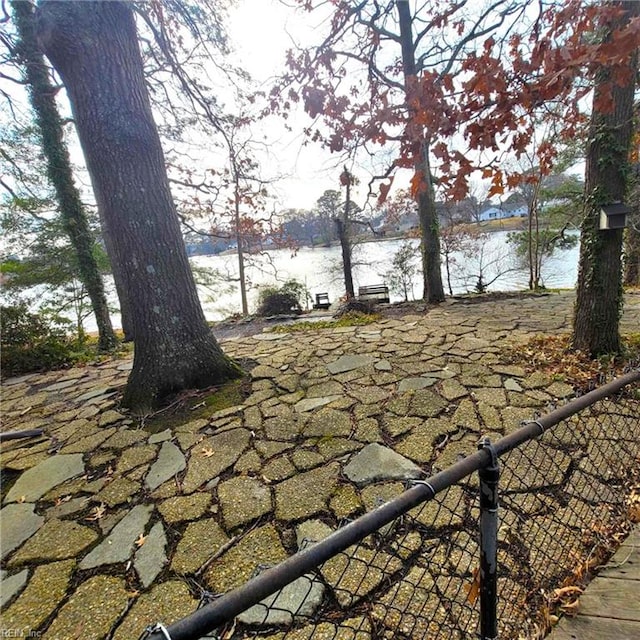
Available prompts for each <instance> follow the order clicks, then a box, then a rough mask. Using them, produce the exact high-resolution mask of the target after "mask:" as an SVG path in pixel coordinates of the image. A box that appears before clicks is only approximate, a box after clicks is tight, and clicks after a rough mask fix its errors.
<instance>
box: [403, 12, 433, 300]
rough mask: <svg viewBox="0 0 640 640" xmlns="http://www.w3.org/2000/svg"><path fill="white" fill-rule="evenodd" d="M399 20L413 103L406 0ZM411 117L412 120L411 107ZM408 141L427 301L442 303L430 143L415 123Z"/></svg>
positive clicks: (413, 78)
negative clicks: (415, 183)
mask: <svg viewBox="0 0 640 640" xmlns="http://www.w3.org/2000/svg"><path fill="white" fill-rule="evenodd" d="M397 7H398V19H399V22H400V39H401V45H402V65H403V73H404V81H405V94H406V97H407V104H408V105H410V103H411V100H410V96H411V92H412V87H413V85H414V84H415V82H416V60H415V47H414V42H413V34H412V31H411V13H410V9H409V3H408V2H407V1H406V0H398V2H397ZM407 108H408V110H409V118H410V120H413V116H414V113H413V112H412V108H411V106H408V107H407ZM407 133H408V137H409V143H410V144H411V145H412V146H413V147H414V151H413V153H414V156H415V157H416V162H415V172H416V175H419V176H420V178H421V180H420V188H419V190H418V194H417V197H416V201H417V204H418V220H419V221H420V255H421V258H422V277H423V294H422V297H423V299H424V300H426V301H427V302H442V301H443V300H444V287H443V286H442V268H441V265H440V231H439V224H438V214H437V212H436V201H435V194H434V192H433V184H432V180H431V166H430V163H429V143H428V136H427V139H425V137H424V132H423V131H422V130H420V131H416V130H415V125H412V124H409V126H408V128H407Z"/></svg>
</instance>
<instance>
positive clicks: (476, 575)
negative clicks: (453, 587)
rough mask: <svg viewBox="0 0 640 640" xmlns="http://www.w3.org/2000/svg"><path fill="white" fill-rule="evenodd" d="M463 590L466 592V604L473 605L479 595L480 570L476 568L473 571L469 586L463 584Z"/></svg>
mask: <svg viewBox="0 0 640 640" xmlns="http://www.w3.org/2000/svg"><path fill="white" fill-rule="evenodd" d="M464 590H465V591H466V592H467V602H468V603H469V604H472V605H473V604H475V603H476V600H477V599H478V596H479V595H480V568H479V567H476V568H475V569H474V570H473V580H472V582H471V584H465V585H464Z"/></svg>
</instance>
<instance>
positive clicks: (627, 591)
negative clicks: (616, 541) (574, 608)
mask: <svg viewBox="0 0 640 640" xmlns="http://www.w3.org/2000/svg"><path fill="white" fill-rule="evenodd" d="M638 638H640V526H639V525H636V527H635V529H634V531H633V532H632V533H631V535H630V536H629V537H628V538H627V539H626V540H625V542H624V543H623V545H622V546H621V547H620V549H618V551H617V553H616V554H615V555H614V556H613V558H611V560H610V561H609V563H608V564H607V567H606V568H605V569H603V570H602V571H601V572H600V574H599V575H598V577H597V578H596V579H595V580H593V582H592V583H591V584H590V585H589V586H588V587H587V589H586V590H585V592H584V594H583V595H582V596H581V598H580V608H579V610H578V615H577V616H576V617H575V618H563V619H562V620H561V621H560V624H559V625H558V626H557V627H556V628H555V629H554V630H553V631H552V632H551V635H550V636H549V640H638Z"/></svg>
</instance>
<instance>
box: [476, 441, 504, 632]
mask: <svg viewBox="0 0 640 640" xmlns="http://www.w3.org/2000/svg"><path fill="white" fill-rule="evenodd" d="M478 449H486V450H487V451H488V452H489V454H490V455H491V459H490V461H489V464H488V465H487V466H486V467H484V468H482V469H480V470H479V471H478V475H479V476H480V638H481V640H497V638H498V614H497V599H498V571H497V568H498V480H499V478H500V468H499V466H498V455H497V453H496V450H495V449H494V447H493V445H492V444H491V441H490V440H489V438H486V437H485V438H482V440H480V442H479V443H478Z"/></svg>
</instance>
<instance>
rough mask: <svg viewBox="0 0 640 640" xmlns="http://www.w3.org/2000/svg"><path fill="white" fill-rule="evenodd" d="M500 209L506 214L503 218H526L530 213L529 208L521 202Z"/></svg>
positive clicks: (504, 205) (505, 205)
mask: <svg viewBox="0 0 640 640" xmlns="http://www.w3.org/2000/svg"><path fill="white" fill-rule="evenodd" d="M500 208H501V209H502V211H504V213H505V215H504V216H502V217H503V218H524V217H526V216H527V214H528V213H529V207H527V205H526V204H522V203H519V202H514V203H510V204H506V203H505V204H503V205H502V206H501V207H500Z"/></svg>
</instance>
